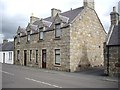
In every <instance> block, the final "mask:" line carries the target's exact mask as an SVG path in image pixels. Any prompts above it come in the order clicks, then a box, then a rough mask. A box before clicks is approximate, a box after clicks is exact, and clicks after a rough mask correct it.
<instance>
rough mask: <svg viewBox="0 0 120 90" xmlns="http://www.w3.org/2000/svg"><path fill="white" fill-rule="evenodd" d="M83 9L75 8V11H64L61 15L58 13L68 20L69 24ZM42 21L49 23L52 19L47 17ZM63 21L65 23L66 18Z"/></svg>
mask: <svg viewBox="0 0 120 90" xmlns="http://www.w3.org/2000/svg"><path fill="white" fill-rule="evenodd" d="M83 9H84V7H79V8H76V9H73V10H69V11H66V12H63V13H60V15H61V16H65V17H67V18H69V23H71V22H72V21H73V20H74V19H75V18H76V16H77V15H78V14H79V13H81V11H82V10H83ZM43 20H46V21H49V22H53V20H54V17H47V18H45V19H43ZM39 21H40V20H38V21H36V22H35V23H34V24H37V23H38V24H39ZM65 21H66V18H65Z"/></svg>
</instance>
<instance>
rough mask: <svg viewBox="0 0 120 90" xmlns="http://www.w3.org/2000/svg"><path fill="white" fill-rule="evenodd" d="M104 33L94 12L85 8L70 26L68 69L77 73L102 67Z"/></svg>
mask: <svg viewBox="0 0 120 90" xmlns="http://www.w3.org/2000/svg"><path fill="white" fill-rule="evenodd" d="M105 37H106V33H105V31H104V28H103V27H102V24H101V23H100V20H99V19H98V16H97V14H96V13H95V11H94V10H92V9H89V8H86V9H84V11H83V12H82V14H81V15H79V16H78V18H77V19H76V20H75V21H74V22H73V24H71V30H70V69H71V71H73V72H74V71H79V70H82V69H86V68H88V67H95V66H101V65H103V61H104V57H103V42H104V41H105Z"/></svg>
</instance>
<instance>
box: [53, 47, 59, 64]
mask: <svg viewBox="0 0 120 90" xmlns="http://www.w3.org/2000/svg"><path fill="white" fill-rule="evenodd" d="M57 50H59V53H56V51H57ZM60 51H61V50H60V49H55V51H54V52H55V65H59V66H60V65H61V53H60ZM56 55H59V58H60V60H59V62H57V60H56Z"/></svg>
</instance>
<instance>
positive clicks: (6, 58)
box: [0, 51, 14, 64]
mask: <svg viewBox="0 0 120 90" xmlns="http://www.w3.org/2000/svg"><path fill="white" fill-rule="evenodd" d="M9 52H11V53H12V57H11V60H10V59H9ZM3 53H5V63H6V64H13V60H14V59H13V51H0V62H1V63H3Z"/></svg>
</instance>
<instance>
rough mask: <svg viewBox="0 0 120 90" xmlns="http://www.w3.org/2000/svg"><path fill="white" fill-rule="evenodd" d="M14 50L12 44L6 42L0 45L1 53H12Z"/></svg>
mask: <svg viewBox="0 0 120 90" xmlns="http://www.w3.org/2000/svg"><path fill="white" fill-rule="evenodd" d="M13 50H14V42H7V43H5V44H2V51H13Z"/></svg>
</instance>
